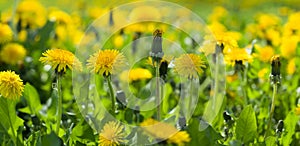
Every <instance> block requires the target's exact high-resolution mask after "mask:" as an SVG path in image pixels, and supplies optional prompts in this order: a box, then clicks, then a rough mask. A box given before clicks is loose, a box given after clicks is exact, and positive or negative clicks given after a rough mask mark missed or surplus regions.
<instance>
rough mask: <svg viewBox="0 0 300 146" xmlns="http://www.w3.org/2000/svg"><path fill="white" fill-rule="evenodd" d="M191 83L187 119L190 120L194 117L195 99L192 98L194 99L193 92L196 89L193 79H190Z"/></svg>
mask: <svg viewBox="0 0 300 146" xmlns="http://www.w3.org/2000/svg"><path fill="white" fill-rule="evenodd" d="M190 81H191V85H190V97H189V104H188V111H187V112H188V113H189V114H188V116H189V117H187V119H190V118H191V117H192V113H193V112H192V103H193V99H192V97H193V95H194V94H193V92H194V89H193V87H194V86H193V79H190Z"/></svg>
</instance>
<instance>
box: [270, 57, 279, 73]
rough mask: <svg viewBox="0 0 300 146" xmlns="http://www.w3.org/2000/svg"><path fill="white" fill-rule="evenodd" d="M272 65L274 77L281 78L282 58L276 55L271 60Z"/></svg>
mask: <svg viewBox="0 0 300 146" xmlns="http://www.w3.org/2000/svg"><path fill="white" fill-rule="evenodd" d="M271 65H272V73H271V74H272V75H273V76H279V75H280V65H281V64H280V56H279V55H275V56H273V57H272V59H271Z"/></svg>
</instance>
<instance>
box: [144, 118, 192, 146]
mask: <svg viewBox="0 0 300 146" xmlns="http://www.w3.org/2000/svg"><path fill="white" fill-rule="evenodd" d="M140 125H141V126H142V129H143V130H144V131H145V132H146V133H147V134H149V135H150V136H153V137H155V138H159V139H163V140H165V139H166V140H167V142H168V143H173V144H177V145H184V143H186V142H189V141H190V140H191V139H190V137H189V134H188V133H187V132H185V131H178V130H177V129H176V128H175V127H174V126H172V125H170V124H167V123H163V122H159V121H156V120H154V119H151V118H150V119H147V120H144V121H143V122H142V123H141V124H140Z"/></svg>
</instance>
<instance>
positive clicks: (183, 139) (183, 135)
mask: <svg viewBox="0 0 300 146" xmlns="http://www.w3.org/2000/svg"><path fill="white" fill-rule="evenodd" d="M190 141H191V138H190V135H189V134H188V133H187V132H186V131H179V132H177V133H175V134H174V135H172V136H171V137H170V138H168V140H167V143H173V144H177V145H179V146H184V145H185V143H188V142H190Z"/></svg>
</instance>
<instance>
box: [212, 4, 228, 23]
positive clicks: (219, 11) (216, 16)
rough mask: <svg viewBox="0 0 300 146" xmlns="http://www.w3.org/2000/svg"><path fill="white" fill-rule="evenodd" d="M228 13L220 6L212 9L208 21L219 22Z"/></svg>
mask: <svg viewBox="0 0 300 146" xmlns="http://www.w3.org/2000/svg"><path fill="white" fill-rule="evenodd" d="M227 14H228V11H227V10H226V9H225V8H224V7H222V6H217V7H214V9H213V12H212V13H211V14H210V15H209V17H208V19H209V20H210V21H219V20H221V19H222V18H224V17H225V16H227Z"/></svg>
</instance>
